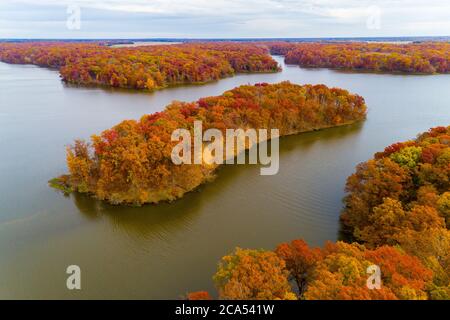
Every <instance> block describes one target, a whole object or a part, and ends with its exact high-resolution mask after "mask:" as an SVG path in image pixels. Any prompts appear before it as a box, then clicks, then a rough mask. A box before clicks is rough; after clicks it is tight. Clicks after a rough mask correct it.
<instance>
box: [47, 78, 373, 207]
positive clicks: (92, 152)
mask: <svg viewBox="0 0 450 320" xmlns="http://www.w3.org/2000/svg"><path fill="white" fill-rule="evenodd" d="M365 117H366V105H365V103H364V99H363V98H362V97H360V96H358V95H355V94H350V93H349V92H348V91H346V90H343V89H338V88H328V87H326V86H325V85H314V86H313V85H303V86H301V85H296V84H292V83H290V82H281V83H278V84H267V83H261V84H256V85H243V86H240V87H237V88H235V89H233V90H230V91H227V92H225V93H223V94H222V95H220V96H215V97H207V98H202V99H199V100H198V101H196V102H191V103H187V102H173V103H171V104H170V105H168V106H167V107H166V109H165V110H164V111H162V112H158V113H155V114H151V115H145V116H143V117H142V118H141V119H140V120H139V121H135V120H126V121H123V122H122V123H120V124H118V125H116V126H114V127H113V128H111V129H109V130H106V131H104V132H103V133H102V134H101V135H93V136H92V139H91V142H90V143H88V142H85V141H76V142H75V143H74V145H73V146H71V147H69V148H68V150H67V166H68V168H69V174H68V175H64V176H61V177H60V178H59V179H57V180H53V181H52V185H53V186H57V187H59V188H62V189H64V190H66V191H67V192H70V191H76V192H81V193H88V194H90V195H93V196H95V197H96V198H98V199H100V200H107V201H108V202H110V203H113V204H122V203H123V204H134V205H140V204H144V203H157V202H159V201H164V200H175V199H177V198H180V197H182V196H183V195H184V194H185V193H186V192H189V191H191V190H193V189H195V188H196V187H197V186H199V185H200V184H202V183H204V182H206V181H209V180H210V179H212V178H213V177H214V172H215V170H216V168H217V167H218V165H216V164H207V163H205V162H202V163H201V164H190V165H186V164H181V165H176V164H174V163H173V161H172V158H171V153H172V150H173V148H174V146H175V145H176V143H175V142H173V141H171V135H172V132H173V131H174V130H176V129H179V128H184V129H187V130H189V131H193V128H194V122H195V121H202V123H203V130H206V129H208V128H216V129H218V130H221V131H223V132H224V131H225V130H226V129H243V130H246V129H248V128H256V129H268V130H270V129H278V130H279V135H280V136H285V135H291V134H296V133H300V132H306V131H312V130H317V129H322V128H328V127H334V126H340V125H346V124H350V123H354V122H356V121H361V120H364V119H365ZM246 147H248V146H246Z"/></svg>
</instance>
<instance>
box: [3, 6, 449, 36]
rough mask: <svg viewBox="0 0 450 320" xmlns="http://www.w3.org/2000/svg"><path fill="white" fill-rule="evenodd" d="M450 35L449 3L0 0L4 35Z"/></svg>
mask: <svg viewBox="0 0 450 320" xmlns="http://www.w3.org/2000/svg"><path fill="white" fill-rule="evenodd" d="M78 7H79V8H80V10H79V11H78V10H77V8H78ZM78 12H79V13H80V17H81V19H80V22H81V23H80V24H78V22H77V21H78V20H77V17H78ZM68 20H69V21H68ZM448 35H450V0H379V1H371V0H128V1H119V0H98V1H96V0H32V1H31V0H0V38H155V37H160V38H237V37H241V38H251V37H263V38H265V37H282V38H285V37H361V36H368V37H374V36H448Z"/></svg>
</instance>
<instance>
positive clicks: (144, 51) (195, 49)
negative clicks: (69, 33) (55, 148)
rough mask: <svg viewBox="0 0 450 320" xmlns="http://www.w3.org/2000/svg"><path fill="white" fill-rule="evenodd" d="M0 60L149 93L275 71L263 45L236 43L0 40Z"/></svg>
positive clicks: (75, 81) (67, 78)
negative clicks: (118, 44) (116, 45)
mask: <svg viewBox="0 0 450 320" xmlns="http://www.w3.org/2000/svg"><path fill="white" fill-rule="evenodd" d="M0 61H4V62H8V63H15V64H35V65H38V66H43V67H50V68H57V69H59V70H60V74H61V77H62V79H63V80H64V81H66V82H68V83H72V84H79V85H88V86H108V87H118V88H130V89H140V90H149V91H153V90H158V89H162V88H165V87H168V86H174V85H180V84H189V83H204V82H208V81H213V80H218V79H221V78H224V77H228V76H232V75H234V74H235V73H247V72H277V71H279V67H278V64H277V63H276V61H275V60H273V59H272V58H271V57H270V55H269V54H268V50H267V49H266V48H263V47H261V46H256V45H252V44H236V43H197V44H177V45H155V46H141V47H132V48H112V47H107V46H103V45H100V44H97V43H62V42H32V43H19V44H15V43H2V44H0Z"/></svg>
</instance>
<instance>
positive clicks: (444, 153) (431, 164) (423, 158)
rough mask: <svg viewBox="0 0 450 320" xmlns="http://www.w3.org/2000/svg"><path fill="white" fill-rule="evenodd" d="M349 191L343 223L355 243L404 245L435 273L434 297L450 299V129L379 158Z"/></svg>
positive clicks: (354, 178) (361, 168)
mask: <svg viewBox="0 0 450 320" xmlns="http://www.w3.org/2000/svg"><path fill="white" fill-rule="evenodd" d="M346 189H347V191H348V195H347V197H346V198H345V208H344V211H343V213H342V216H341V218H342V221H343V223H344V225H345V226H346V228H347V229H348V230H347V231H348V232H350V233H351V234H352V235H353V237H354V238H355V240H357V241H359V242H362V243H365V244H366V245H368V246H370V247H377V246H380V245H385V244H388V245H400V246H401V247H402V248H404V249H405V251H406V252H408V253H410V254H413V255H415V256H417V257H419V258H420V259H421V260H422V261H423V262H424V264H425V265H427V266H428V267H429V268H431V269H432V270H433V271H434V273H435V279H434V282H433V285H434V288H433V290H432V292H431V294H432V295H433V296H434V297H443V296H446V297H447V298H450V287H449V285H450V263H449V261H450V260H449V259H450V244H449V242H450V231H449V230H448V228H449V227H450V205H449V203H450V202H449V199H450V192H449V191H450V127H437V128H433V129H430V130H429V131H428V132H426V133H423V134H421V135H419V137H418V138H417V139H416V140H411V141H407V142H402V143H395V144H393V145H391V146H389V147H387V148H386V149H385V150H384V151H383V152H379V153H377V154H375V157H374V158H373V159H371V160H369V161H367V162H365V163H362V164H360V165H358V167H357V169H356V172H355V173H354V174H353V175H351V176H350V177H349V178H348V180H347V187H346Z"/></svg>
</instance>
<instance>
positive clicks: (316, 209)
mask: <svg viewBox="0 0 450 320" xmlns="http://www.w3.org/2000/svg"><path fill="white" fill-rule="evenodd" d="M275 59H277V61H279V63H280V64H282V67H283V71H282V72H280V73H276V74H245V75H238V76H236V77H233V78H227V79H223V80H220V81H219V82H214V83H210V84H207V85H201V86H185V87H177V88H171V89H166V90H162V91H158V92H155V93H139V92H130V91H125V90H105V89H94V88H82V87H73V86H67V85H65V84H64V83H62V82H61V81H60V79H59V74H58V72H57V71H53V70H48V69H44V68H39V67H36V66H29V65H9V64H4V63H0V150H1V160H0V299H13V298H14V299H15V298H20V299H30V298H39V299H44V298H45V299H56V298H62V299H70V298H81V299H87V298H105V299H107V298H136V299H178V298H180V297H182V296H183V295H184V294H186V293H187V292H190V291H197V290H209V291H210V292H215V290H214V286H213V282H212V276H213V274H214V273H215V270H216V266H217V262H218V260H219V259H220V258H221V257H222V256H224V255H226V254H228V253H229V252H231V251H232V250H233V249H234V248H235V247H236V246H240V247H244V248H265V249H273V248H274V247H275V246H276V245H277V244H278V243H280V242H283V241H290V240H293V239H298V238H303V239H305V240H306V241H307V242H308V243H310V244H311V245H315V246H321V245H323V244H324V242H325V241H327V240H331V241H335V240H337V239H338V235H339V223H338V222H339V213H340V210H341V208H342V197H343V196H344V185H345V180H346V178H347V176H349V175H350V174H351V173H352V172H353V171H354V167H355V166H356V165H357V164H358V163H360V162H362V161H365V160H367V159H368V158H370V157H371V156H372V155H373V153H375V152H376V151H380V150H382V149H383V148H384V147H385V146H387V145H389V144H391V143H393V142H396V141H402V140H407V139H411V138H414V137H415V136H416V134H418V133H420V132H423V131H426V130H428V129H429V128H430V127H434V126H444V125H449V124H450V90H449V88H450V75H427V76H423V75H399V74H370V73H351V72H339V71H333V70H327V69H302V68H299V67H297V66H286V65H284V63H283V60H282V58H281V57H275ZM282 80H290V81H291V82H294V83H298V84H306V83H311V84H318V83H323V84H326V85H328V86H337V87H342V88H345V89H348V90H349V91H351V92H353V93H357V94H360V95H362V96H363V97H364V98H365V99H366V103H367V106H368V108H369V113H368V118H367V121H365V122H364V123H360V124H355V125H351V126H347V127H339V128H333V129H327V130H323V131H318V132H312V133H305V134H300V135H297V136H290V137H285V138H282V139H281V140H280V171H279V173H278V174H277V175H274V176H260V175H259V169H260V168H259V166H258V165H235V166H223V167H222V168H221V169H220V170H219V172H218V177H217V179H216V180H215V181H213V182H212V183H209V184H206V185H203V186H201V187H200V188H199V189H198V190H196V191H194V192H191V193H189V194H187V195H186V196H185V197H184V198H183V199H180V200H178V201H176V202H173V203H163V204H160V205H147V206H143V207H139V208H135V207H120V206H111V205H108V204H105V203H102V202H99V201H96V200H94V199H91V198H89V197H86V196H83V195H77V194H73V195H71V196H69V197H65V196H63V195H62V194H61V193H58V192H56V191H55V190H53V189H51V188H49V187H48V185H47V181H48V180H49V179H51V178H53V177H56V176H58V175H60V174H62V173H65V172H67V170H66V165H65V147H66V146H67V145H68V144H70V143H72V142H73V140H74V139H76V138H85V139H86V138H89V136H90V135H91V134H94V133H100V132H101V131H102V130H105V129H107V128H109V127H111V126H113V125H114V124H117V123H118V122H120V121H121V120H124V119H138V118H140V116H142V115H143V114H148V113H153V112H156V111H160V110H162V109H163V107H164V106H165V105H167V104H169V103H170V102H171V101H172V100H183V101H192V100H196V99H198V98H200V97H204V96H211V95H219V94H221V93H222V92H223V91H225V90H228V89H232V88H233V87H235V86H238V85H241V84H247V83H250V84H253V83H257V82H269V83H273V82H279V81H282ZM72 264H75V265H79V266H80V267H81V272H82V290H80V291H76V290H75V291H69V290H68V289H67V288H66V278H67V274H66V268H67V266H69V265H72Z"/></svg>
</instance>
